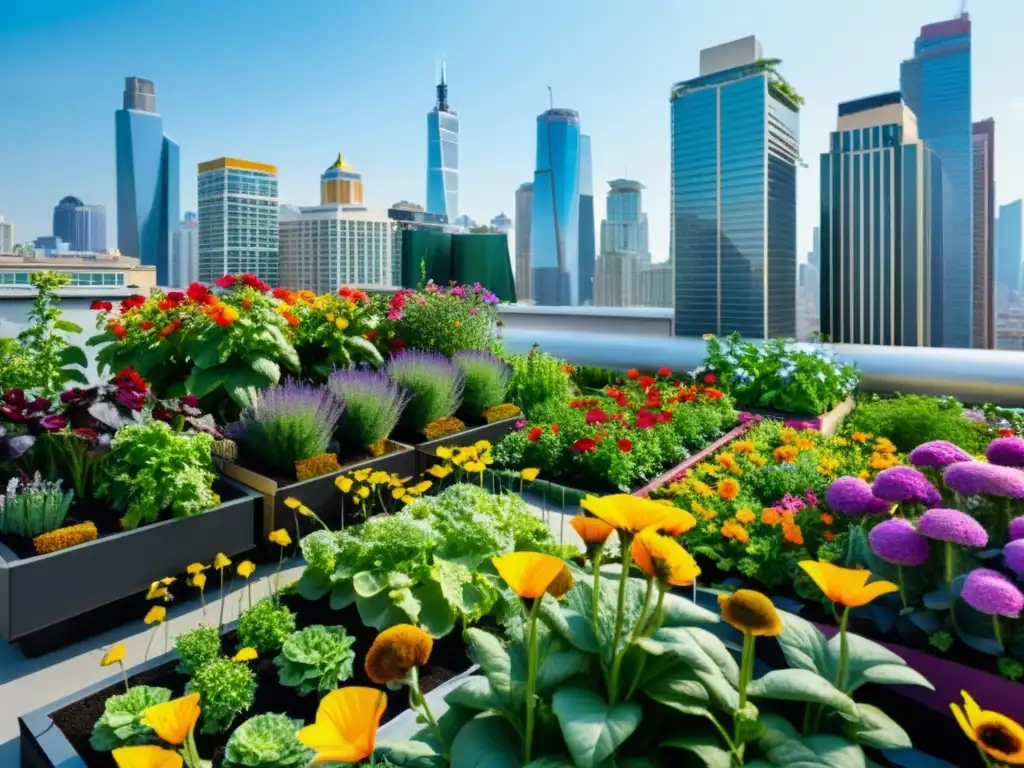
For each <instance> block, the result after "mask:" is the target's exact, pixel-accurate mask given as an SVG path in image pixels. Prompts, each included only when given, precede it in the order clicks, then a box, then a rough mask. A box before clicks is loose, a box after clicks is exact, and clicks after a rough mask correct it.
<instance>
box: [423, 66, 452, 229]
mask: <svg viewBox="0 0 1024 768" xmlns="http://www.w3.org/2000/svg"><path fill="white" fill-rule="evenodd" d="M427 212H428V213H438V214H441V215H443V216H447V217H448V221H454V220H455V218H456V217H457V216H458V215H459V116H458V115H457V114H456V113H455V112H454V111H453V110H452V109H451V107H449V106H448V83H447V80H446V73H445V67H444V65H443V64H442V65H441V77H440V79H439V81H438V84H437V103H435V104H434V108H433V109H432V110H431V111H430V112H428V113H427Z"/></svg>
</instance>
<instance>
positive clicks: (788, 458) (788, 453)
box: [772, 445, 800, 464]
mask: <svg viewBox="0 0 1024 768" xmlns="http://www.w3.org/2000/svg"><path fill="white" fill-rule="evenodd" d="M799 455H800V451H799V450H798V449H797V448H796V447H795V446H792V445H780V446H779V447H778V448H776V449H775V450H774V451H772V458H773V459H775V463H776V464H792V463H793V462H794V461H796V457H797V456H799Z"/></svg>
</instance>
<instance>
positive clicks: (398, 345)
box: [391, 339, 405, 357]
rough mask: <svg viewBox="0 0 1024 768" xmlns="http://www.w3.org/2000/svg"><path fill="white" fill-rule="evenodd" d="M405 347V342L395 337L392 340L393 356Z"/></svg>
mask: <svg viewBox="0 0 1024 768" xmlns="http://www.w3.org/2000/svg"><path fill="white" fill-rule="evenodd" d="M404 349H405V342H404V341H402V340H401V339H393V340H392V342H391V356H392V357H394V356H395V355H397V354H398V353H399V352H401V351H403V350H404Z"/></svg>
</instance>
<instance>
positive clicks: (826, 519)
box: [821, 512, 836, 525]
mask: <svg viewBox="0 0 1024 768" xmlns="http://www.w3.org/2000/svg"><path fill="white" fill-rule="evenodd" d="M835 521H836V519H835V518H834V517H832V515H830V514H829V513H828V512H822V513H821V522H823V523H824V524H825V525H832V523H834V522H835Z"/></svg>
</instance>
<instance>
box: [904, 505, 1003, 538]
mask: <svg viewBox="0 0 1024 768" xmlns="http://www.w3.org/2000/svg"><path fill="white" fill-rule="evenodd" d="M917 528H918V530H919V531H921V533H923V534H924V535H925V536H927V537H928V538H929V539H936V540H938V541H951V542H953V543H954V544H959V545H960V546H962V547H984V546H985V545H986V544H988V531H986V530H985V528H984V526H982V524H981V523H979V522H978V521H977V520H975V519H974V518H973V517H971V516H970V515H968V514H967V513H966V512H961V511H960V510H959V509H929V510H928V511H927V512H925V513H924V514H923V515H921V518H920V519H919V520H918V521H917Z"/></svg>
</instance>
